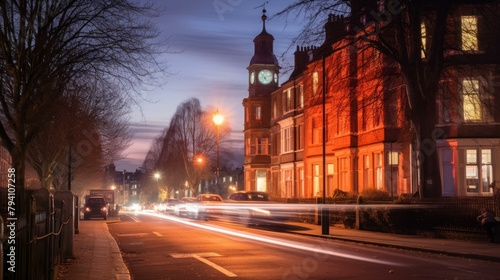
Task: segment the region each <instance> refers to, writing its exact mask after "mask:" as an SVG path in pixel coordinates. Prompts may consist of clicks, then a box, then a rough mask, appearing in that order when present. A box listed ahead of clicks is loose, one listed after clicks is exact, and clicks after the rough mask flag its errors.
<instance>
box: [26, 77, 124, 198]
mask: <svg viewBox="0 0 500 280" xmlns="http://www.w3.org/2000/svg"><path fill="white" fill-rule="evenodd" d="M95 90H96V89H95V88H94V89H93V88H91V86H86V87H85V88H82V89H79V91H81V92H83V93H80V94H78V93H76V89H73V90H72V91H71V93H66V94H63V96H61V97H60V98H59V99H57V100H56V101H55V102H54V103H53V104H52V107H51V108H52V111H51V112H52V116H51V119H50V121H49V122H46V123H45V125H44V129H43V130H41V131H40V133H38V135H37V136H36V137H35V139H34V140H33V142H32V143H31V145H30V147H29V149H28V152H29V157H28V160H29V163H30V165H31V166H33V167H34V168H35V170H36V171H37V172H38V175H39V177H40V179H41V182H42V186H43V187H45V188H51V187H53V188H55V189H65V188H66V187H65V186H66V185H67V186H68V187H70V186H71V185H70V184H71V182H68V178H74V179H75V180H76V182H75V183H76V186H78V185H80V186H83V185H87V186H91V185H94V186H95V187H99V186H98V185H97V186H96V184H97V181H95V180H96V179H98V178H99V176H95V175H94V176H92V173H94V174H99V173H100V170H102V169H103V168H104V165H105V164H107V163H109V162H113V160H114V159H116V158H117V157H119V155H120V153H121V151H123V150H124V149H125V148H126V147H127V146H128V143H129V141H130V139H131V136H132V133H131V132H130V129H129V128H128V122H127V120H126V119H125V118H124V117H125V114H126V113H127V112H128V110H127V108H128V107H127V104H126V103H124V102H123V101H122V99H123V98H122V97H121V96H120V95H119V94H118V93H116V92H113V91H111V90H106V91H104V92H102V94H100V95H97V94H93V95H95V96H96V98H88V96H89V95H92V94H89V93H90V92H92V91H95ZM70 160H71V161H70ZM79 175H87V176H79ZM80 178H81V179H89V178H92V179H93V180H94V181H93V182H92V183H90V182H88V181H86V182H85V184H78V181H81V179H80Z"/></svg>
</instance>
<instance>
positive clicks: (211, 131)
mask: <svg viewBox="0 0 500 280" xmlns="http://www.w3.org/2000/svg"><path fill="white" fill-rule="evenodd" d="M213 113H214V112H208V111H204V110H203V109H202V108H201V104H200V101H199V100H198V99H195V98H193V99H189V100H187V101H185V102H183V103H182V104H180V105H179V106H178V107H177V111H176V112H175V114H174V116H173V117H172V119H171V121H170V125H169V126H168V128H167V129H166V130H165V134H164V136H163V137H161V138H158V141H154V142H153V144H152V146H151V148H150V151H149V152H148V155H147V157H146V160H145V167H146V166H147V168H146V169H149V168H151V169H149V170H146V171H147V172H156V171H159V172H160V173H161V174H162V183H163V184H164V185H165V186H164V188H165V191H166V193H169V192H172V191H173V190H179V189H182V188H185V187H188V188H190V189H191V190H192V191H193V192H196V191H195V187H197V185H198V184H199V182H200V180H201V179H204V178H209V177H211V175H210V172H211V169H212V168H214V167H215V165H216V148H217V127H216V126H215V125H214V123H213V120H212V116H213ZM229 130H230V129H229V127H228V126H227V124H222V125H221V127H220V145H221V151H223V152H221V153H222V154H224V155H225V154H227V149H226V148H225V147H226V143H227V138H228V136H229ZM160 140H161V141H162V142H161V150H158V148H160ZM225 158H227V157H225ZM198 159H200V161H198ZM153 162H155V163H154V164H153ZM212 171H213V170H212ZM149 177H151V176H149ZM186 183H187V184H186Z"/></svg>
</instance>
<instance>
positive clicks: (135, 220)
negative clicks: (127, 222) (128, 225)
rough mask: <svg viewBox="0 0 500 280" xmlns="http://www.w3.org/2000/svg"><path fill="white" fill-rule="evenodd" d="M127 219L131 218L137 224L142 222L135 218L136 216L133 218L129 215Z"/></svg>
mask: <svg viewBox="0 0 500 280" xmlns="http://www.w3.org/2000/svg"><path fill="white" fill-rule="evenodd" d="M127 217H129V218H130V219H132V220H133V221H134V222H136V223H138V222H140V220H139V218H137V217H134V216H131V215H128V214H127Z"/></svg>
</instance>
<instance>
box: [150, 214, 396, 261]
mask: <svg viewBox="0 0 500 280" xmlns="http://www.w3.org/2000/svg"><path fill="white" fill-rule="evenodd" d="M141 214H142V215H149V216H153V217H156V218H159V219H165V220H170V221H174V222H178V223H182V224H185V225H188V226H192V227H197V228H201V229H205V230H209V231H213V232H218V233H222V234H227V235H231V236H236V237H240V238H244V239H249V240H254V241H259V242H264V243H269V244H274V245H278V246H283V247H288V248H293V249H297V250H303V251H308V252H312V253H315V254H323V255H330V256H335V257H341V258H346V259H353V260H358V261H363V262H371V263H377V264H383V265H391V266H404V265H402V264H399V263H394V262H390V261H383V260H377V259H370V258H365V257H361V256H355V255H351V254H346V253H338V252H333V251H331V250H327V249H323V248H311V247H310V246H307V245H304V244H302V243H298V242H291V241H285V240H282V239H277V238H270V237H267V236H266V237H264V236H260V235H256V234H249V233H244V232H238V231H232V230H227V229H224V228H220V227H216V226H208V225H204V224H199V223H194V222H191V221H187V220H184V219H181V218H176V217H171V216H165V215H161V214H156V213H141Z"/></svg>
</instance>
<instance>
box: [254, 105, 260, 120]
mask: <svg viewBox="0 0 500 280" xmlns="http://www.w3.org/2000/svg"><path fill="white" fill-rule="evenodd" d="M261 111H262V109H261V107H260V106H257V107H255V119H256V120H260V119H261V118H262V112H261Z"/></svg>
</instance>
